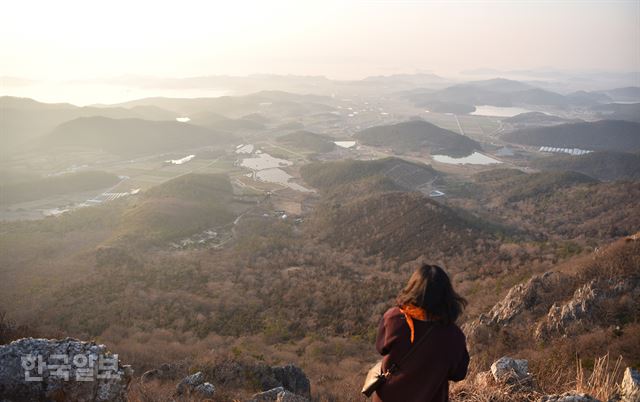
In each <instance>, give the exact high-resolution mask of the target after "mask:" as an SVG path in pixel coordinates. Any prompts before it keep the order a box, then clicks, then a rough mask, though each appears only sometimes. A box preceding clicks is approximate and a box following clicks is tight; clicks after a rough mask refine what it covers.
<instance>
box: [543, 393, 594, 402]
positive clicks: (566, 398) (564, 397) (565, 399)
mask: <svg viewBox="0 0 640 402" xmlns="http://www.w3.org/2000/svg"><path fill="white" fill-rule="evenodd" d="M539 402H600V401H599V400H598V399H595V398H593V397H591V396H590V395H588V394H578V393H574V392H566V393H564V394H561V395H545V396H543V397H542V398H540V399H539Z"/></svg>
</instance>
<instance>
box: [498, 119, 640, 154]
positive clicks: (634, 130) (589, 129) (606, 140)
mask: <svg viewBox="0 0 640 402" xmlns="http://www.w3.org/2000/svg"><path fill="white" fill-rule="evenodd" d="M502 138H503V139H504V140H506V141H509V142H514V143H517V144H524V145H535V146H551V147H560V148H581V149H588V150H614V151H622V152H625V151H626V152H628V151H636V150H640V123H633V122H628V121H620V120H601V121H596V122H585V123H573V124H562V125H557V126H553V127H537V128H527V129H522V130H517V131H514V132H511V133H507V134H504V135H503V137H502Z"/></svg>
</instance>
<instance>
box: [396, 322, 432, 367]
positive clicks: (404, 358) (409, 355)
mask: <svg viewBox="0 0 640 402" xmlns="http://www.w3.org/2000/svg"><path fill="white" fill-rule="evenodd" d="M436 325H438V323H437V322H434V323H433V324H432V325H431V326H430V327H429V328H428V329H427V332H425V333H424V335H422V337H421V338H420V340H419V341H418V343H416V344H415V345H413V346H412V347H411V349H409V351H408V352H407V353H405V355H404V356H402V359H400V361H399V362H398V363H392V364H391V367H390V368H389V369H387V372H393V371H396V370H398V369H400V365H402V364H403V363H406V362H407V359H408V358H409V357H411V355H412V354H413V352H414V351H415V350H416V349H418V348H419V347H420V345H422V343H423V342H424V340H425V339H427V337H428V336H429V333H430V332H431V331H432V330H433V328H435V326H436ZM392 369H393V370H392Z"/></svg>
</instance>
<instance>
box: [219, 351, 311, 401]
mask: <svg viewBox="0 0 640 402" xmlns="http://www.w3.org/2000/svg"><path fill="white" fill-rule="evenodd" d="M207 373H208V374H207V375H208V378H207V379H208V380H209V381H211V382H212V383H213V384H215V385H216V386H218V387H220V388H224V389H234V388H235V389H247V388H251V387H255V386H256V385H257V386H258V387H259V388H260V389H262V390H263V391H267V390H272V389H275V388H278V387H282V388H283V389H284V390H287V391H290V392H293V393H294V394H297V395H302V396H305V397H309V395H310V394H311V385H310V382H309V379H308V378H307V376H306V375H305V373H304V371H302V369H300V368H299V367H297V366H295V365H293V364H288V365H285V366H273V367H271V366H268V365H266V364H264V363H248V362H240V361H237V360H232V359H230V360H225V361H222V362H219V363H218V364H216V365H215V366H214V367H212V368H211V369H210V370H208V371H207Z"/></svg>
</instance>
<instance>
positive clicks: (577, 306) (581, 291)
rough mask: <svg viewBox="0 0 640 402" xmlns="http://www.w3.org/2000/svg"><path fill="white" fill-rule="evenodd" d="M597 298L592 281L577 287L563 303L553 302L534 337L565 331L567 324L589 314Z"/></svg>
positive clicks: (569, 324)
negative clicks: (571, 295)
mask: <svg viewBox="0 0 640 402" xmlns="http://www.w3.org/2000/svg"><path fill="white" fill-rule="evenodd" d="M597 300H598V290H597V289H596V288H595V286H594V281H591V282H589V283H587V284H586V285H583V286H581V287H579V288H578V290H576V291H575V293H574V294H573V297H572V298H571V299H570V300H569V301H568V302H566V303H564V304H559V303H554V304H553V305H552V306H551V308H550V309H549V313H548V314H547V317H546V319H545V320H544V321H543V322H541V323H540V324H539V325H538V327H537V328H536V333H535V335H536V338H538V339H544V338H547V337H548V336H549V335H550V334H552V333H562V334H564V333H566V332H567V329H568V328H569V326H572V325H574V324H577V323H578V322H580V321H582V320H583V319H584V318H586V317H588V316H589V315H590V314H591V310H592V309H593V306H594V305H595V303H596V302H597Z"/></svg>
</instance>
